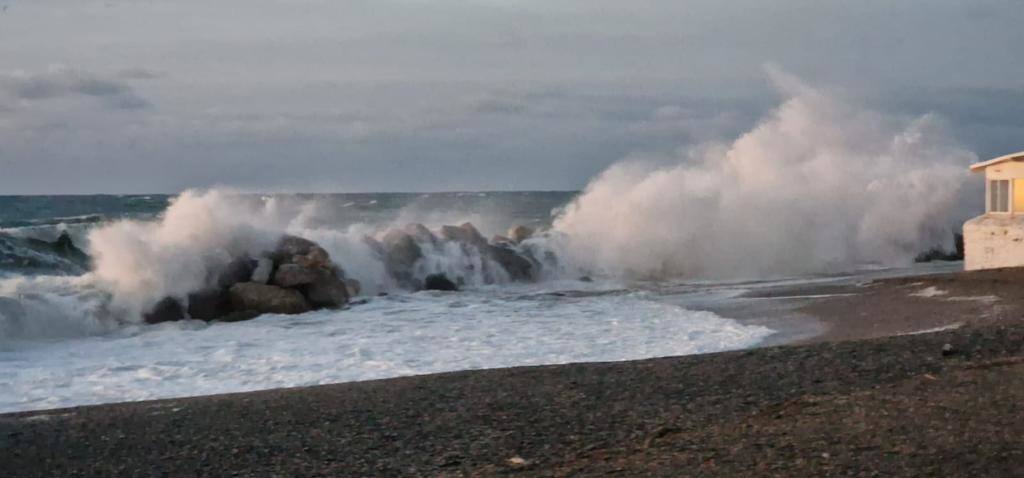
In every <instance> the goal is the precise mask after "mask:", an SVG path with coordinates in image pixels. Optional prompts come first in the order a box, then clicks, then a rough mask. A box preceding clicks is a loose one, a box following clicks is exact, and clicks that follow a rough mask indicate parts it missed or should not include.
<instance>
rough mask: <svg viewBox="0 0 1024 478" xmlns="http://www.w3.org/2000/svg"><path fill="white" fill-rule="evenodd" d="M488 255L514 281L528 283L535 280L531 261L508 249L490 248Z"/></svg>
mask: <svg viewBox="0 0 1024 478" xmlns="http://www.w3.org/2000/svg"><path fill="white" fill-rule="evenodd" d="M487 255H488V257H490V258H491V260H493V261H494V262H495V263H497V264H498V265H499V266H501V268H502V269H505V272H508V275H509V278H511V279H512V280H514V281H528V280H533V278H534V266H533V263H532V262H530V260H529V259H527V258H525V257H523V256H521V255H519V253H518V252H516V251H514V250H512V249H511V248H508V247H501V246H489V247H488V249H487Z"/></svg>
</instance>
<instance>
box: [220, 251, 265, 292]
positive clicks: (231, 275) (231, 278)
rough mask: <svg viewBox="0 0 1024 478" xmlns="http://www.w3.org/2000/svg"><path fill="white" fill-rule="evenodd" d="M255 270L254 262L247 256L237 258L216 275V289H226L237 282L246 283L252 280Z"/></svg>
mask: <svg viewBox="0 0 1024 478" xmlns="http://www.w3.org/2000/svg"><path fill="white" fill-rule="evenodd" d="M255 269H256V262H255V261H253V260H252V259H251V258H250V257H248V256H243V257H238V258H235V259H233V260H232V261H231V262H229V263H228V264H227V265H226V266H224V269H223V270H221V271H220V274H218V275H217V283H216V284H217V287H219V288H221V289H227V288H228V287H231V286H232V285H235V284H237V283H239V282H246V281H248V280H249V279H251V278H252V273H253V271H254V270H255Z"/></svg>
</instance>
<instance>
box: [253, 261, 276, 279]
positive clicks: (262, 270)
mask: <svg viewBox="0 0 1024 478" xmlns="http://www.w3.org/2000/svg"><path fill="white" fill-rule="evenodd" d="M273 272H274V261H273V260H272V259H271V258H269V257H260V258H259V259H256V268H255V269H253V271H252V276H250V277H249V281H250V282H256V283H259V284H266V283H267V282H270V275H271V273H273Z"/></svg>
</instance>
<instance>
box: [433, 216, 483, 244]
mask: <svg viewBox="0 0 1024 478" xmlns="http://www.w3.org/2000/svg"><path fill="white" fill-rule="evenodd" d="M441 236H442V237H444V238H445V239H447V240H449V241H454V242H458V243H462V244H468V245H472V246H475V247H477V248H481V249H482V248H483V247H484V246H486V245H487V239H484V236H483V235H482V234H480V231H478V230H476V227H474V226H473V224H471V223H468V222H466V223H463V224H462V225H460V226H458V227H456V226H441Z"/></svg>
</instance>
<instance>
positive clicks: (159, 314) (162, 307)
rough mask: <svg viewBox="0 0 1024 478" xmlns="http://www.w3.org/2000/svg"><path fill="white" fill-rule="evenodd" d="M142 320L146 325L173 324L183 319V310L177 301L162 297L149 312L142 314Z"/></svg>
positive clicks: (172, 298)
mask: <svg viewBox="0 0 1024 478" xmlns="http://www.w3.org/2000/svg"><path fill="white" fill-rule="evenodd" d="M142 318H143V320H145V321H146V323H147V324H159V323H161V322H173V321H175V320H181V319H184V318H185V308H184V307H182V305H181V302H178V299H175V298H174V297H164V298H163V299H161V300H160V302H157V303H156V305H154V306H153V308H152V309H150V311H149V312H147V313H145V314H143V316H142Z"/></svg>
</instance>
